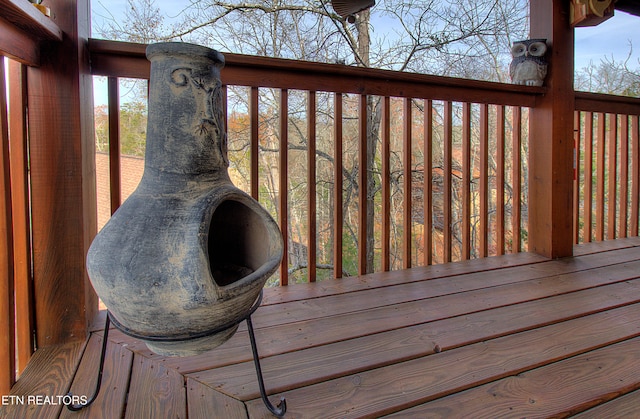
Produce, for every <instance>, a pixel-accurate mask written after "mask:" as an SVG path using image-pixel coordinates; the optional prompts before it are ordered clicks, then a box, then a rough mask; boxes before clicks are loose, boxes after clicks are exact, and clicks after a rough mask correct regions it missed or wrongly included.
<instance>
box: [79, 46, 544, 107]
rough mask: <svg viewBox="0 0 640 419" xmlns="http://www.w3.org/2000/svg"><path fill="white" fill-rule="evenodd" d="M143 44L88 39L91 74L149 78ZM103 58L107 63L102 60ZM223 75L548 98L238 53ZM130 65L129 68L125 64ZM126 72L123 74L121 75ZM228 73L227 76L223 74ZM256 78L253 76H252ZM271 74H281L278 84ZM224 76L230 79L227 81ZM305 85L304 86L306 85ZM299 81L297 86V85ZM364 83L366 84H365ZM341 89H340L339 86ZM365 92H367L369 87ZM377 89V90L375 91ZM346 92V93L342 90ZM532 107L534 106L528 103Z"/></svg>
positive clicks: (517, 88)
mask: <svg viewBox="0 0 640 419" xmlns="http://www.w3.org/2000/svg"><path fill="white" fill-rule="evenodd" d="M145 49H146V45H145V44H137V43H130V42H122V41H111V40H103V39H93V38H92V39H89V51H90V52H91V55H92V73H93V74H94V75H107V76H115V77H132V78H148V76H149V66H148V62H146V60H144V61H139V62H138V60H139V59H142V58H144V56H145ZM100 57H103V58H102V59H100ZM108 57H111V58H114V59H115V58H120V59H123V60H125V61H123V63H122V65H117V64H116V65H114V64H109V63H107V61H108V59H109V58H108ZM224 57H225V62H226V64H225V69H229V70H230V69H233V74H230V73H231V72H230V71H229V72H225V69H223V74H222V76H223V82H226V80H224V79H227V80H229V82H228V84H238V85H252V86H253V85H259V86H260V87H284V88H286V87H288V88H290V89H306V90H314V89H315V88H316V87H318V89H317V90H326V91H334V90H335V91H340V90H341V91H343V92H346V93H363V94H374V95H376V94H377V95H386V94H388V93H389V92H390V91H392V92H393V93H391V94H388V95H389V96H395V95H396V94H397V95H398V96H406V95H409V96H412V95H413V94H414V93H415V94H416V95H415V96H412V97H420V95H419V91H412V92H411V93H410V92H409V90H413V87H416V86H422V87H423V88H422V90H423V91H424V89H431V90H432V91H433V92H436V94H435V95H434V98H437V99H444V100H454V101H455V100H458V99H456V98H457V97H462V96H466V95H464V94H463V93H462V92H463V91H464V90H469V91H474V92H476V94H475V95H474V96H477V97H476V98H477V99H478V101H479V102H482V100H480V98H486V97H493V96H500V95H503V96H505V97H517V98H518V99H511V100H506V104H520V103H519V102H520V101H522V100H524V101H525V103H522V105H524V106H527V105H528V106H531V105H532V104H533V102H534V101H535V97H537V96H540V95H543V94H544V93H545V92H546V88H544V87H533V86H521V85H514V84H509V83H497V82H488V81H482V80H469V79H461V78H454V77H443V76H434V75H427V74H419V73H410V72H399V71H393V70H383V69H374V68H362V67H353V66H347V65H343V64H329V63H319V62H309V61H300V60H291V59H284V58H271V57H261V56H252V55H244V54H235V53H227V52H225V53H224ZM125 62H126V64H125ZM120 72H122V73H120ZM225 73H226V74H225ZM252 73H253V74H252ZM268 73H271V74H274V73H277V74H278V76H277V77H278V80H275V79H274V78H273V76H271V77H269V76H268ZM225 76H226V77H225ZM303 79H304V80H303ZM330 79H333V80H334V81H335V80H338V79H339V81H335V83H334V84H336V86H335V87H334V88H332V86H331V83H327V81H328V80H330ZM279 80H286V81H287V83H288V84H290V85H289V86H284V85H283V84H282V83H281V82H279ZM296 81H298V82H297V83H296ZM365 81H366V83H365ZM338 85H339V86H338ZM365 85H366V89H367V90H365V87H363V86H365ZM385 85H387V86H389V85H393V86H394V88H395V89H396V90H395V91H394V90H393V89H389V88H388V87H384V86H385ZM372 86H373V87H372ZM343 89H344V90H343ZM438 92H440V93H438ZM526 102H530V103H526Z"/></svg>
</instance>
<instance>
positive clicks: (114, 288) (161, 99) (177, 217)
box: [87, 43, 283, 356]
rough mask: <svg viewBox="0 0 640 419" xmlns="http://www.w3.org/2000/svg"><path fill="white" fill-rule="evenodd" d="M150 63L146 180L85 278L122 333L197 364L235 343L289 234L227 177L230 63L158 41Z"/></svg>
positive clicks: (100, 243)
mask: <svg viewBox="0 0 640 419" xmlns="http://www.w3.org/2000/svg"><path fill="white" fill-rule="evenodd" d="M147 58H148V59H149V60H150V61H151V79H150V88H149V95H150V96H149V118H148V125H147V127H148V128H147V149H146V160H145V168H144V175H143V177H142V180H141V181H140V185H139V186H138V188H137V189H136V190H135V191H134V193H133V194H132V195H131V196H130V197H129V198H128V199H127V200H126V201H125V202H124V203H123V204H122V206H121V207H120V208H119V209H118V210H117V211H116V212H115V213H114V214H113V216H112V217H111V219H110V220H109V222H108V223H107V224H106V225H105V226H104V228H103V229H102V230H101V231H100V233H99V234H98V235H97V236H96V238H95V239H94V241H93V243H92V244H91V247H90V249H89V253H88V256H87V270H88V272H89V277H90V278H91V282H92V283H93V286H94V288H95V290H96V292H97V293H98V296H99V297H100V298H101V299H102V300H103V302H104V303H105V305H106V306H107V307H108V309H109V311H110V313H111V319H112V322H114V324H115V325H116V327H117V328H119V329H120V330H122V331H124V332H125V333H127V334H129V335H131V336H134V337H137V338H139V339H141V340H143V341H144V342H145V343H146V344H147V346H148V347H149V349H151V350H152V351H154V352H157V353H159V354H162V355H167V356H187V355H195V354H198V353H201V352H204V351H207V350H209V349H212V348H214V347H216V346H218V345H219V344H221V343H223V342H225V341H226V340H227V339H229V338H230V337H231V336H232V335H233V334H234V333H235V331H236V329H237V323H238V322H239V321H241V320H242V318H243V316H244V315H246V313H247V311H248V310H250V309H251V307H252V306H253V304H254V302H255V301H256V298H257V297H258V295H259V293H260V291H261V289H262V287H263V286H264V283H265V281H266V280H267V279H268V278H269V277H270V276H271V275H272V274H273V273H274V272H275V270H276V269H277V267H278V264H279V262H280V259H281V258H282V252H283V250H282V249H283V245H282V235H281V233H280V230H279V229H278V226H277V225H276V223H275V221H274V220H273V218H272V217H271V216H270V215H269V213H268V212H267V211H266V210H265V209H264V208H263V207H261V206H260V204H259V203H258V202H257V201H256V200H254V199H253V198H251V197H250V196H249V195H247V194H246V193H244V192H243V191H241V190H240V189H238V188H236V187H235V186H234V185H233V184H232V183H231V180H230V178H229V175H228V172H227V168H228V165H229V162H228V159H227V139H226V134H225V129H224V115H223V103H222V101H223V92H222V86H221V82H220V69H221V68H222V67H223V66H224V57H223V56H222V54H221V53H219V52H217V51H214V50H211V49H209V48H205V47H202V46H198V45H192V44H184V43H160V44H153V45H149V46H148V48H147ZM226 325H230V326H229V327H228V328H226V329H225V327H226ZM221 329H222V330H221Z"/></svg>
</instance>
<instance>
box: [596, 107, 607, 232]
mask: <svg viewBox="0 0 640 419" xmlns="http://www.w3.org/2000/svg"><path fill="white" fill-rule="evenodd" d="M605 132H606V127H605V118H604V114H603V113H598V130H597V132H596V154H597V155H596V182H597V183H596V214H595V217H596V231H595V235H596V241H602V240H604V217H605V215H604V167H605V166H604V161H605V160H604V150H605V144H604V141H605Z"/></svg>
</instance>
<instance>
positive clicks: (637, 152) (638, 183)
mask: <svg viewBox="0 0 640 419" xmlns="http://www.w3.org/2000/svg"><path fill="white" fill-rule="evenodd" d="M638 118H639V117H638V115H633V116H632V117H631V225H630V226H629V227H630V232H629V234H631V235H632V236H637V235H638V234H639V233H640V231H638V206H639V205H638V200H640V134H639V133H638V131H639V130H638Z"/></svg>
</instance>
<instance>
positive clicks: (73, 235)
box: [27, 0, 98, 347]
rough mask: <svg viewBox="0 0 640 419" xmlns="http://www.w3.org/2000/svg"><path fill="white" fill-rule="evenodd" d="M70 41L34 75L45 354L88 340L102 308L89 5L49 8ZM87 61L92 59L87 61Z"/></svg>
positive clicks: (34, 173) (37, 267)
mask: <svg viewBox="0 0 640 419" xmlns="http://www.w3.org/2000/svg"><path fill="white" fill-rule="evenodd" d="M48 5H49V6H50V7H51V9H52V11H53V12H55V14H56V22H57V24H58V25H59V26H60V28H62V29H63V30H64V31H65V33H66V34H67V35H68V36H65V37H64V41H63V42H61V43H56V44H53V45H50V47H49V48H47V49H46V50H44V51H45V52H46V54H44V55H43V56H42V57H41V66H40V67H39V68H32V67H29V68H28V71H27V80H28V83H29V85H28V95H29V96H28V103H29V115H28V118H29V142H30V163H31V166H30V168H31V198H32V200H31V205H32V212H31V215H32V229H33V235H32V237H33V242H32V244H33V268H34V270H33V281H34V293H35V298H34V302H35V309H36V325H37V333H36V334H37V344H38V346H39V347H44V346H47V345H57V344H61V343H66V342H69V341H73V340H78V339H81V340H84V339H85V338H86V337H87V333H88V330H87V329H88V323H89V322H90V321H91V319H92V318H93V317H94V315H95V313H96V312H97V308H98V303H97V298H96V296H95V293H94V292H93V289H92V287H91V285H90V284H89V281H88V278H87V275H86V272H85V255H86V251H87V249H88V247H89V244H90V242H91V240H92V238H93V236H94V235H95V233H96V229H97V221H96V218H97V215H96V214H97V211H96V195H95V189H96V186H95V142H94V137H93V134H94V133H93V119H92V118H93V99H92V95H91V92H92V89H91V76H90V75H89V74H88V65H89V62H88V56H86V54H83V52H84V48H85V47H86V44H85V43H84V42H83V39H85V38H84V37H86V35H87V34H86V33H85V32H84V31H85V30H88V28H85V27H82V26H80V25H79V22H80V21H82V18H80V17H79V15H81V14H82V12H83V11H84V12H85V13H88V12H87V8H88V1H87V0H73V1H66V0H50V2H49V3H48ZM83 59H86V61H85V60H83Z"/></svg>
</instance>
